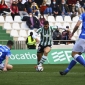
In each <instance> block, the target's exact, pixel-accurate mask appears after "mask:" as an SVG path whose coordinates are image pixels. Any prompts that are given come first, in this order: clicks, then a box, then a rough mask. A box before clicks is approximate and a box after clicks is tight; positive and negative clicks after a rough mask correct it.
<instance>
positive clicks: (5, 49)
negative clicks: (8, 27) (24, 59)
mask: <svg viewBox="0 0 85 85" xmlns="http://www.w3.org/2000/svg"><path fill="white" fill-rule="evenodd" d="M13 44H14V43H13V41H11V40H9V41H8V42H7V45H0V70H2V71H7V70H11V69H12V68H13V66H12V65H10V64H8V59H9V57H10V56H11V52H10V49H11V48H12V46H13ZM4 60H5V62H4V63H3V61H4Z"/></svg>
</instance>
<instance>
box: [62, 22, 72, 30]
mask: <svg viewBox="0 0 85 85" xmlns="http://www.w3.org/2000/svg"><path fill="white" fill-rule="evenodd" d="M66 26H69V28H70V27H71V26H70V24H69V23H63V27H65V28H66ZM70 29H71V28H70Z"/></svg>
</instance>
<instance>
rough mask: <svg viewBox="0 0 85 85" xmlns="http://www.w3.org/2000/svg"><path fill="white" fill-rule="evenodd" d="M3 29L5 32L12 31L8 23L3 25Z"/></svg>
mask: <svg viewBox="0 0 85 85" xmlns="http://www.w3.org/2000/svg"><path fill="white" fill-rule="evenodd" d="M3 28H4V29H6V30H11V29H12V28H11V24H10V23H4V26H3Z"/></svg>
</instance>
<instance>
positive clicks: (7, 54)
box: [3, 51, 11, 71]
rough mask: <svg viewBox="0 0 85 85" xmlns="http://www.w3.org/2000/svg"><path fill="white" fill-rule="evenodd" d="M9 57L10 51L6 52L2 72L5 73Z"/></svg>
mask: <svg viewBox="0 0 85 85" xmlns="http://www.w3.org/2000/svg"><path fill="white" fill-rule="evenodd" d="M10 56H11V52H10V51H7V53H6V58H5V61H4V68H3V71H7V65H8V61H9V57H10Z"/></svg>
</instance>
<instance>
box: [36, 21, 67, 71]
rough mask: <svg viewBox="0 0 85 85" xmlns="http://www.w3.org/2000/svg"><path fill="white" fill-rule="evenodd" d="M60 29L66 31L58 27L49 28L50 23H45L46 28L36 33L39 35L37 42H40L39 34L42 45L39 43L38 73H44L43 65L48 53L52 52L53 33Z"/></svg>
mask: <svg viewBox="0 0 85 85" xmlns="http://www.w3.org/2000/svg"><path fill="white" fill-rule="evenodd" d="M58 28H61V29H65V30H66V28H64V27H58V26H56V27H54V28H53V27H51V26H49V22H48V21H45V22H44V27H42V28H39V29H38V30H37V32H36V33H37V34H36V36H34V38H35V39H36V41H38V39H37V35H38V34H40V35H41V36H40V43H39V46H38V50H37V66H36V70H37V71H43V64H44V62H45V61H46V60H47V56H48V53H49V52H50V50H51V46H52V35H53V32H54V31H55V30H56V29H58Z"/></svg>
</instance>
